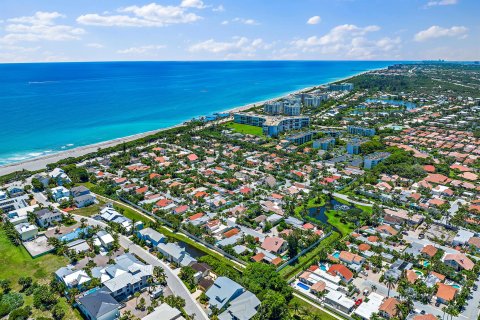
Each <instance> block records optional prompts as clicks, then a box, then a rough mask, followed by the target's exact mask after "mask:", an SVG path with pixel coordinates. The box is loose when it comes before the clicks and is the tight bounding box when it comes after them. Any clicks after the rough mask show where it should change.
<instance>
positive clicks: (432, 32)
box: [414, 26, 468, 42]
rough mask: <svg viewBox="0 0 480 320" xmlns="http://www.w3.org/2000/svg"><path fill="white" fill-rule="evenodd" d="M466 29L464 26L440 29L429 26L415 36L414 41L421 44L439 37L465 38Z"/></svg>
mask: <svg viewBox="0 0 480 320" xmlns="http://www.w3.org/2000/svg"><path fill="white" fill-rule="evenodd" d="M467 31H468V29H467V28H466V27H464V26H453V27H451V28H442V27H440V26H431V27H430V28H428V29H425V30H422V31H420V32H418V33H417V34H415V36H414V40H415V41H418V42H421V41H426V40H429V39H435V38H440V37H458V38H464V37H466V33H467Z"/></svg>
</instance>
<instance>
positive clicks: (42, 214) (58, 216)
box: [34, 209, 63, 228]
mask: <svg viewBox="0 0 480 320" xmlns="http://www.w3.org/2000/svg"><path fill="white" fill-rule="evenodd" d="M34 214H35V216H36V218H35V221H36V222H37V224H38V225H39V226H40V227H42V228H47V227H50V226H52V225H54V224H55V223H57V222H60V221H62V219H63V214H62V213H61V212H60V211H53V212H52V211H50V210H48V209H42V210H39V211H35V212H34Z"/></svg>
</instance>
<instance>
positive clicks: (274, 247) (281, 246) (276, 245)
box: [262, 237, 287, 254]
mask: <svg viewBox="0 0 480 320" xmlns="http://www.w3.org/2000/svg"><path fill="white" fill-rule="evenodd" d="M262 249H265V250H267V251H269V252H272V253H276V254H280V253H282V252H284V251H285V250H286V249H287V242H286V241H285V240H284V239H282V238H279V237H266V238H265V240H264V241H263V243H262Z"/></svg>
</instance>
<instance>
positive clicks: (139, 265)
mask: <svg viewBox="0 0 480 320" xmlns="http://www.w3.org/2000/svg"><path fill="white" fill-rule="evenodd" d="M105 272H106V274H108V276H109V277H110V279H109V280H107V281H105V282H104V283H103V285H104V286H105V287H106V288H108V289H109V290H110V291H111V292H112V296H113V297H114V298H116V299H119V300H122V299H124V298H127V297H128V296H130V295H132V294H134V293H135V292H137V291H139V290H141V289H143V288H144V287H146V286H147V284H148V282H147V280H148V279H149V278H151V277H152V275H153V266H152V265H146V264H144V263H143V262H141V261H140V260H138V259H137V258H135V257H134V256H133V255H132V254H130V253H125V254H123V255H121V256H118V257H117V258H115V265H109V266H107V267H106V268H105Z"/></svg>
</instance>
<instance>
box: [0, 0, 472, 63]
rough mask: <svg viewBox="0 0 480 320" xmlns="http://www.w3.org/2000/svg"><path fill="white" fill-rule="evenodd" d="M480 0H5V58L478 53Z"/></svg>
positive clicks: (1, 35) (1, 38)
mask: <svg viewBox="0 0 480 320" xmlns="http://www.w3.org/2000/svg"><path fill="white" fill-rule="evenodd" d="M478 12H480V0H156V1H155V2H152V0H150V1H148V0H147V1H141V0H115V1H111V0H110V1H109V0H82V1H74V0H67V1H65V0H42V1H38V0H1V3H0V62H26V61H107V60H234V59H240V60H249V59H253V60H270V59H277V60H283V59H298V60H300V59H314V60H421V59H448V60H480V23H479V20H478Z"/></svg>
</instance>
